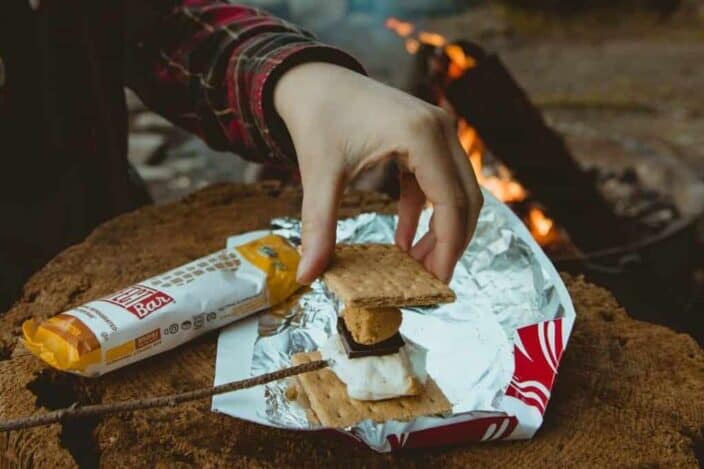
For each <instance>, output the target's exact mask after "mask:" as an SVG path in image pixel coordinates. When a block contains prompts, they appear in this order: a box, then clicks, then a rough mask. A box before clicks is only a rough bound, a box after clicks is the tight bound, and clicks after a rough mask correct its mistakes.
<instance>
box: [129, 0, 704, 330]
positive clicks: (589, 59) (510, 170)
mask: <svg viewBox="0 0 704 469" xmlns="http://www.w3.org/2000/svg"><path fill="white" fill-rule="evenodd" d="M241 3H248V4H251V5H254V6H258V7H261V8H264V9H266V10H269V11H271V12H273V13H275V14H277V15H279V16H282V17H284V18H287V19H289V20H290V21H292V22H294V23H297V24H299V25H302V26H304V27H306V28H308V29H309V30H311V31H313V32H315V33H316V34H317V35H318V37H319V38H320V39H321V40H323V41H325V42H328V43H331V44H334V45H337V46H339V47H341V48H343V49H345V50H347V51H349V52H351V53H352V54H354V55H355V56H356V57H358V58H359V60H360V61H361V62H362V63H363V64H364V65H365V66H366V67H367V70H368V71H369V74H370V75H371V76H372V77H374V78H376V79H378V80H381V81H383V82H386V83H388V84H391V85H393V86H396V87H399V88H402V89H405V90H407V91H409V92H411V93H413V94H415V95H416V96H418V97H420V98H422V99H425V100H428V101H430V102H433V103H435V104H438V105H442V106H445V107H447V108H448V109H449V110H451V111H452V112H454V113H455V114H456V115H457V117H458V118H459V119H460V124H459V128H458V133H459V136H460V139H461V141H462V143H463V146H464V147H465V150H466V151H467V154H468V158H469V159H470V161H471V162H472V164H473V165H474V168H475V171H476V172H477V173H478V174H479V179H480V182H481V183H482V185H483V186H484V187H486V188H487V189H488V190H489V191H491V192H492V193H493V194H494V195H496V196H497V197H499V198H500V199H502V200H504V201H505V202H507V203H509V204H510V205H511V207H512V208H513V209H514V210H515V212H516V213H517V215H518V216H520V217H521V218H522V219H523V220H524V221H525V223H526V225H527V226H528V228H529V229H530V230H531V232H532V233H533V235H534V237H535V238H536V240H537V241H538V242H539V243H540V244H541V245H542V246H543V248H544V249H545V250H546V252H547V253H548V254H549V255H550V257H551V258H552V259H553V261H554V262H555V264H556V265H557V266H558V268H559V269H561V270H564V271H568V272H573V273H579V274H584V275H586V276H587V277H589V278H590V279H591V280H593V281H595V282H596V283H600V284H602V285H605V286H607V287H608V288H609V289H611V290H612V291H613V292H614V293H615V294H616V296H617V298H618V299H619V300H620V301H621V303H622V304H624V305H625V306H626V307H627V309H628V310H629V312H631V313H632V314H633V315H635V316H636V317H639V318H641V319H645V320H649V321H653V322H658V323H662V324H666V325H668V326H670V327H674V328H675V329H678V330H682V331H686V332H689V333H691V334H693V335H694V336H695V337H696V338H697V339H698V340H699V341H700V343H704V255H703V254H702V253H703V251H704V249H702V241H703V240H704V229H702V213H704V183H703V182H702V181H703V180H704V1H701V0H622V1H609V0H589V1H587V0H503V1H491V2H489V1H479V0H472V1H469V0H396V1H393V0H255V1H249V2H241ZM344 105H345V103H343V102H341V103H340V106H341V109H344ZM129 108H130V129H131V130H130V140H129V158H130V160H131V162H132V164H133V165H134V166H135V167H136V168H137V170H138V171H139V173H140V174H141V176H142V177H143V179H144V180H145V181H146V182H147V185H148V187H149V190H150V192H151V194H152V196H153V197H154V199H155V201H156V202H157V203H166V202H170V201H174V200H177V199H178V198H180V197H182V196H183V195H185V194H187V193H189V192H191V191H193V190H196V189H199V188H201V187H204V186H206V185H209V184H211V183H213V182H224V181H229V182H256V181H261V180H269V179H275V180H278V181H279V182H280V183H281V184H294V183H295V181H296V175H295V173H293V172H292V171H290V170H281V169H277V168H269V167H262V166H260V165H256V164H253V163H248V162H245V161H244V160H241V159H239V158H237V157H233V156H232V155H231V154H229V153H217V152H214V151H212V150H210V149H208V148H207V147H206V146H205V145H204V144H203V143H202V142H201V141H199V140H198V139H196V138H195V137H192V136H189V135H188V134H186V133H185V132H182V131H180V130H179V129H176V128H174V127H173V126H172V125H170V124H169V123H168V122H166V121H165V120H164V119H162V118H160V117H159V116H157V115H155V114H153V113H151V112H149V111H148V110H146V109H145V108H144V106H143V105H142V104H141V103H140V102H139V100H138V98H136V97H135V96H134V95H133V94H129ZM355 185H356V187H358V188H362V189H367V190H380V191H383V192H387V193H389V194H390V195H392V196H393V195H395V194H396V192H397V188H396V182H395V177H394V171H393V168H388V167H387V168H379V169H378V170H376V171H374V172H371V173H368V174H364V175H362V177H360V178H359V180H358V181H356V182H355ZM559 185H561V186H562V189H561V190H559V189H555V187H556V186H559ZM565 187H567V188H568V189H569V190H568V191H565ZM574 194H578V196H576V195H574Z"/></svg>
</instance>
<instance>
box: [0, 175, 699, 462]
mask: <svg viewBox="0 0 704 469" xmlns="http://www.w3.org/2000/svg"><path fill="white" fill-rule="evenodd" d="M299 205H300V193H298V192H297V191H295V190H292V191H283V192H280V191H278V190H277V189H275V188H271V187H267V186H263V187H262V186H258V187H252V186H231V185H221V186H215V187H211V188H208V189H206V190H203V191H201V192H199V193H197V194H195V195H193V196H190V197H188V198H187V199H185V200H184V201H183V202H179V203H176V204H171V205H166V206H160V207H147V208H143V209H141V210H139V211H137V212H134V213H132V214H128V215H125V216H122V217H119V218H117V219H115V220H112V221H110V222H108V223H106V224H104V225H102V226H101V227H99V228H98V229H97V230H96V231H95V232H93V233H92V234H91V235H90V236H89V237H88V238H87V239H86V241H84V242H83V243H81V244H79V245H77V246H74V247H71V248H69V249H67V250H66V251H64V252H63V253H62V254H60V255H59V256H57V257H56V258H55V259H54V260H53V261H51V262H50V263H49V264H48V265H47V266H46V267H45V268H44V269H42V270H41V271H40V272H38V273H37V274H36V275H35V276H34V277H32V279H30V281H29V282H28V283H27V285H26V286H25V289H24V293H23V296H22V298H21V299H20V300H19V301H18V302H17V303H16V304H15V306H14V307H13V308H12V309H11V310H10V311H8V312H7V313H6V314H5V315H4V316H3V317H2V318H0V325H1V326H2V327H0V419H4V418H13V417H18V416H21V415H24V414H31V413H36V412H43V411H46V410H47V409H50V408H53V407H55V406H65V405H70V404H71V403H72V402H75V401H80V402H81V403H99V402H112V401H118V400H125V399H133V398H139V397H144V396H147V395H159V394H168V393H174V392H182V391H186V390H189V389H195V388H199V387H203V386H208V385H210V384H212V382H213V373H214V357H215V348H216V340H217V335H216V334H210V335H208V336H205V337H203V338H201V339H199V340H196V341H195V342H193V343H190V344H187V345H185V346H183V347H181V348H179V349H177V350H174V351H171V352H168V353H165V354H162V355H160V356H157V357H154V358H152V359H149V360H146V361H144V362H141V363H140V364H137V365H133V366H130V367H127V368H125V369H122V370H118V371H116V372H114V373H111V374H108V375H106V376H104V377H102V378H98V379H80V378H77V377H73V376H70V375H65V374H60V373H56V372H54V371H51V370H48V369H46V368H45V367H44V366H43V365H42V364H41V363H40V362H39V361H38V360H36V359H35V358H34V357H32V356H30V355H28V354H27V353H26V352H25V351H23V349H22V347H21V346H18V345H17V341H16V337H17V335H18V332H19V326H20V325H21V323H22V321H23V320H25V319H27V318H29V317H35V318H39V319H41V318H45V317H48V316H51V315H54V314H56V313H59V312H61V311H63V310H65V309H67V308H69V307H72V306H76V305H78V304H81V303H84V302H86V301H89V300H91V299H93V298H96V297H99V296H101V295H104V294H107V293H110V292H111V291H114V290H116V289H118V288H121V287H124V286H127V285H129V284H132V283H134V282H137V281H139V280H142V279H144V278H146V277H149V276H151V275H154V274H157V273H159V272H162V271H164V270H167V269H169V268H172V267H175V266H177V265H180V264H182V263H184V262H186V261H189V260H192V259H194V258H197V257H199V256H202V255H204V254H206V253H208V252H211V251H214V250H216V249H219V248H221V247H222V246H223V243H224V239H225V238H226V237H227V236H228V235H231V234H234V233H238V232H243V231H249V230H253V229H259V228H264V227H266V226H267V225H268V222H269V220H270V218H271V217H273V216H279V215H296V214H297V213H298V211H299ZM343 205H344V208H343V216H344V215H351V214H353V213H358V212H360V211H369V210H377V211H388V210H392V209H393V208H394V207H393V204H392V203H391V202H390V201H389V200H387V199H384V198H383V197H381V196H378V195H374V194H351V195H349V196H347V197H346V198H345V201H344V203H343ZM565 280H566V283H567V286H568V289H569V290H570V293H571V295H572V298H573V301H574V303H575V306H576V308H577V314H578V319H577V323H576V325H575V329H574V332H573V334H572V337H571V339H570V343H569V346H568V348H567V351H566V353H565V356H564V359H563V362H562V365H561V368H560V374H559V376H558V379H557V383H556V386H555V388H554V389H553V397H552V400H551V401H550V404H549V406H548V410H547V413H546V415H545V423H544V425H543V428H541V430H540V431H539V432H538V434H537V435H536V436H535V438H534V439H533V440H531V441H522V442H498V443H488V444H475V443H471V444H465V445H459V446H455V447H452V448H437V449H431V450H423V451H420V450H414V451H402V452H400V453H396V454H390V455H389V454H387V455H379V454H376V453H373V452H371V451H370V450H368V449H366V448H363V447H358V446H354V445H352V444H350V442H349V440H346V439H339V440H338V439H333V438H330V437H329V436H324V435H321V434H317V433H302V432H290V431H283V430H276V429H272V428H267V427H263V426H259V425H255V424H250V423H247V422H242V421H239V420H236V419H234V418H231V417H227V416H224V415H219V414H214V413H212V412H211V411H210V403H209V401H202V402H192V403H187V404H184V405H182V406H178V407H174V408H164V409H153V410H149V411H143V412H137V413H134V414H129V415H117V416H111V417H108V418H105V419H103V420H101V421H94V422H84V423H83V424H81V425H71V426H69V425H64V426H63V427H62V426H61V425H53V426H51V427H48V428H37V429H33V430H30V431H26V432H12V433H9V434H3V435H0V468H5V467H18V466H19V467H49V466H56V467H70V466H71V465H76V464H79V463H80V464H81V465H83V466H84V467H92V466H95V465H101V466H103V467H153V466H155V465H164V466H168V467H172V466H179V467H191V466H192V467H204V466H205V467H218V466H222V467H245V466H247V467H249V466H256V467H300V466H303V465H305V466H307V467H315V466H320V467H327V466H360V465H364V466H369V467H421V466H434V467H435V466H437V467H441V466H448V467H469V466H471V467H497V466H504V467H510V466H514V467H541V468H543V467H549V466H556V467H569V466H573V467H585V466H597V467H608V466H629V467H634V466H651V465H655V466H665V465H673V466H677V467H697V465H698V464H701V462H702V458H703V457H704V434H703V433H704V399H703V398H702V396H704V351H703V350H702V349H701V348H700V347H699V346H698V345H697V344H696V343H695V342H694V340H693V339H692V338H691V337H689V336H687V335H684V334H676V333H675V332H673V331H671V330H668V329H666V328H664V327H660V326H655V325H651V324H647V323H643V322H638V321H634V320H632V319H631V318H629V317H628V315H627V313H626V312H625V311H623V310H622V309H621V308H620V307H619V306H618V305H617V304H616V301H615V300H614V298H613V296H612V295H611V294H609V293H608V292H607V291H606V290H603V289H601V288H598V287H596V286H594V285H591V284H589V283H587V282H585V281H584V280H583V279H581V278H574V277H565Z"/></svg>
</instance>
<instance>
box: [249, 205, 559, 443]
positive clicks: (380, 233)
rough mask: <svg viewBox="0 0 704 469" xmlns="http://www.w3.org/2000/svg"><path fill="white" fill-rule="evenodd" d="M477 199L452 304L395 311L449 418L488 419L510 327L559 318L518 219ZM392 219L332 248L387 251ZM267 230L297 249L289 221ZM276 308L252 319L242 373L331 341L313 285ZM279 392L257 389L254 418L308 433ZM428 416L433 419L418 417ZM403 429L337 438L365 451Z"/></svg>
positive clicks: (506, 371) (329, 305)
mask: <svg viewBox="0 0 704 469" xmlns="http://www.w3.org/2000/svg"><path fill="white" fill-rule="evenodd" d="M485 200H486V201H485V204H484V207H483V208H482V211H481V213H480V217H479V223H478V226H477V230H476V234H475V236H474V238H473V239H472V242H471V243H470V246H469V247H468V248H467V250H466V251H465V253H464V255H463V256H462V258H461V260H460V262H459V264H458V265H457V267H456V270H455V272H454V276H453V278H452V281H451V283H450V286H451V287H452V289H453V290H454V291H455V293H456V295H457V301H456V302H454V303H452V304H447V305H441V306H436V307H423V308H407V309H403V323H402V326H401V333H402V334H403V335H405V336H406V337H408V338H409V339H411V340H413V341H415V342H416V343H418V344H420V345H422V346H423V347H425V348H427V349H428V362H427V368H428V372H429V374H430V376H432V377H433V379H434V380H435V381H436V382H437V383H438V385H439V386H440V388H441V389H442V390H443V392H444V393H445V395H446V397H447V398H448V399H449V400H450V402H451V403H452V404H453V408H452V414H453V415H458V414H460V413H477V414H480V413H484V412H498V411H499V409H498V407H497V399H498V398H499V397H500V396H502V395H503V394H504V393H505V391H506V388H507V386H508V385H509V382H510V379H511V376H512V374H513V367H514V364H513V363H514V362H513V338H514V334H515V331H516V329H517V328H519V327H521V326H524V325H528V324H532V323H536V322H540V321H544V320H549V319H554V318H557V317H560V316H561V315H562V314H563V305H562V304H561V303H560V300H559V298H558V295H557V292H556V289H555V284H554V281H553V278H552V277H551V276H550V274H549V273H548V272H547V271H546V270H545V269H544V268H542V267H541V263H540V262H539V261H538V259H537V258H536V255H535V249H537V245H535V246H533V247H531V246H530V245H529V244H528V243H527V242H526V241H524V240H523V239H521V237H520V236H518V234H517V224H520V223H521V222H520V220H518V219H517V218H516V217H515V216H513V215H512V214H511V212H510V209H508V207H506V206H504V205H503V204H502V203H501V202H499V201H498V200H496V199H494V198H493V197H492V196H490V195H489V194H485ZM430 215H431V211H430V210H425V211H424V213H423V215H422V217H421V221H420V225H419V230H418V234H417V239H419V238H420V236H422V234H423V233H425V232H426V231H427V226H428V222H429V219H430ZM396 221H397V218H396V217H395V216H391V215H381V214H375V213H365V214H362V215H359V216H357V217H354V218H350V219H346V220H342V221H340V222H339V223H338V227H337V240H338V242H340V243H370V242H374V243H393V239H394V231H395V226H396ZM272 229H273V231H274V232H275V233H277V234H279V235H282V236H284V237H286V238H287V239H289V240H291V241H292V242H294V243H296V244H297V243H299V242H300V221H299V220H297V219H291V218H280V219H275V220H273V221H272ZM521 229H522V228H521ZM283 309H284V311H283V313H281V311H280V310H279V311H278V313H277V314H273V313H272V312H265V313H263V314H262V315H261V316H260V318H259V328H258V337H257V339H256V342H255V345H254V352H253V359H252V369H251V373H252V375H259V374H262V373H267V372H272V371H275V370H278V369H281V368H285V367H287V366H290V357H291V355H293V354H295V353H297V352H303V351H313V350H317V349H318V348H319V347H320V346H321V345H322V344H323V343H324V342H325V341H326V340H327V338H328V337H329V336H330V335H331V334H334V333H335V322H336V320H337V312H336V305H335V302H334V299H332V298H331V297H330V295H329V294H328V292H327V291H326V289H325V287H324V285H323V283H322V282H321V281H320V280H318V281H316V282H314V283H313V285H311V287H310V288H309V289H306V290H305V291H304V292H303V293H302V294H300V295H299V296H297V297H295V298H293V299H292V300H291V301H289V303H288V304H287V306H286V307H285V308H283ZM287 386H288V383H286V382H275V383H271V384H268V385H266V388H265V399H266V415H265V416H262V417H263V418H266V419H267V420H268V421H269V422H271V424H272V425H273V426H279V427H284V428H290V429H314V428H316V427H315V426H314V425H313V424H311V423H310V422H309V421H308V419H307V418H306V414H305V411H304V410H303V409H302V408H300V407H299V406H298V404H296V403H295V402H291V401H289V400H288V399H287V398H286V397H285V391H286V388H287ZM444 417H445V418H447V417H450V416H444ZM429 418H436V417H425V419H429ZM412 425H413V423H406V422H403V423H401V422H387V423H384V424H377V423H373V422H371V421H366V422H362V423H361V424H358V425H356V426H355V427H354V428H349V429H346V430H347V431H349V432H350V433H352V434H354V435H355V436H357V437H358V438H360V439H362V440H363V441H365V442H366V443H367V444H368V445H369V446H371V447H372V448H376V449H382V448H383V447H384V445H386V444H387V443H386V441H385V435H386V434H388V433H389V432H390V431H392V430H394V431H398V430H399V429H401V430H404V429H408V428H411V426H412Z"/></svg>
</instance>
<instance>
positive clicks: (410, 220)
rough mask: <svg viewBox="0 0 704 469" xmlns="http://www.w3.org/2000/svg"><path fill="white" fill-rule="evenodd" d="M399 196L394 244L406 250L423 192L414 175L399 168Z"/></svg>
mask: <svg viewBox="0 0 704 469" xmlns="http://www.w3.org/2000/svg"><path fill="white" fill-rule="evenodd" d="M400 178H401V197H400V200H399V202H398V225H397V226H396V244H397V245H398V246H399V247H400V248H401V249H403V250H404V251H408V250H410V249H411V244H412V243H413V238H414V237H415V234H416V228H417V227H418V218H419V217H420V213H421V212H422V211H423V205H424V204H425V194H423V191H422V190H421V188H420V186H419V185H418V181H416V177H415V176H414V175H413V174H412V173H409V172H407V171H403V170H401V174H400Z"/></svg>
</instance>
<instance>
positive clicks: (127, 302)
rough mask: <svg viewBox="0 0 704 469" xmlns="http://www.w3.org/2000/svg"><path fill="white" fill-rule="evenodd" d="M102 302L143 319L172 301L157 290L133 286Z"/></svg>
mask: <svg viewBox="0 0 704 469" xmlns="http://www.w3.org/2000/svg"><path fill="white" fill-rule="evenodd" d="M102 301H107V302H108V303H112V304H114V305H116V306H120V307H121V308H124V309H126V310H127V311H129V312H130V313H132V314H134V315H135V316H137V317H138V318H139V319H144V318H146V317H147V316H149V315H150V314H152V313H153V312H154V311H157V310H159V309H160V308H162V307H164V306H166V305H167V304H169V303H173V301H174V299H173V298H171V297H170V296H169V295H167V294H166V293H164V292H161V291H159V290H154V289H153V288H149V287H145V286H144V285H133V286H131V287H128V288H125V289H124V290H121V291H119V292H117V293H115V294H114V295H112V296H110V297H108V298H104V299H103V300H102Z"/></svg>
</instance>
